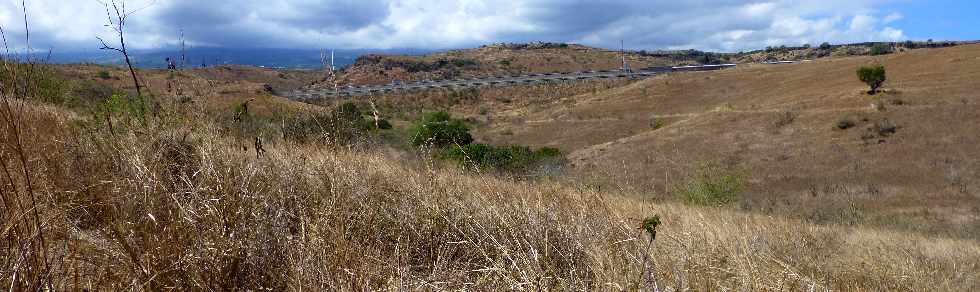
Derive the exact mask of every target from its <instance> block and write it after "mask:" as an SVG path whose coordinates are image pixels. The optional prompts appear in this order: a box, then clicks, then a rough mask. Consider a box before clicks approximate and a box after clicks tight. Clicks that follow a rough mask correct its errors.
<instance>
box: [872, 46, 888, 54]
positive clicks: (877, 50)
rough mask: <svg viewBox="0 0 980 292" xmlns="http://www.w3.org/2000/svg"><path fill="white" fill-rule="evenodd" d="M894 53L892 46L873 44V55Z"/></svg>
mask: <svg viewBox="0 0 980 292" xmlns="http://www.w3.org/2000/svg"><path fill="white" fill-rule="evenodd" d="M891 53H892V46H890V45H887V44H874V45H873V46H871V55H872V56H880V55H887V54H891Z"/></svg>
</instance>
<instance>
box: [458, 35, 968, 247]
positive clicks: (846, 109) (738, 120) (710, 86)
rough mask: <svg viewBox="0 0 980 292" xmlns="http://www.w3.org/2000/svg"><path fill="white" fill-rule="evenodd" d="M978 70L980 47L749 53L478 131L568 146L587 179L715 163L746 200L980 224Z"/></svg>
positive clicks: (662, 174) (869, 217)
mask: <svg viewBox="0 0 980 292" xmlns="http://www.w3.org/2000/svg"><path fill="white" fill-rule="evenodd" d="M872 63H880V64H882V65H884V66H885V68H887V74H888V81H887V82H886V83H885V87H884V88H885V91H884V93H880V94H878V95H876V96H869V95H867V94H866V93H865V91H867V88H866V85H864V84H863V83H861V82H859V81H858V80H857V78H856V77H855V73H854V71H855V70H856V69H857V68H858V67H860V66H862V65H866V64H872ZM976 80H980V46H978V45H966V46H959V47H953V48H944V49H923V50H911V51H907V52H903V53H896V54H891V55H885V56H875V57H841V58H828V59H821V60H816V61H813V62H804V63H800V64H790V65H763V64H747V65H742V66H739V67H738V68H736V69H731V70H725V71H719V72H702V73H683V74H674V75H666V76H660V77H656V78H652V79H647V80H643V81H638V82H635V83H630V84H627V85H623V86H618V87H614V88H610V89H605V90H599V91H595V92H588V93H584V94H579V95H577V96H574V97H571V98H561V99H553V100H545V101H539V102H538V105H536V106H533V107H512V108H507V109H504V110H502V111H500V112H494V113H493V114H492V115H493V116H494V118H493V119H492V120H491V122H489V123H487V124H486V125H485V126H483V127H481V128H480V130H479V131H480V132H479V133H480V134H479V135H478V136H479V137H481V139H484V140H485V141H488V142H492V143H513V144H527V145H533V146H551V147H559V148H562V149H563V150H565V151H567V152H569V153H570V154H569V158H570V160H571V163H572V164H573V165H574V167H573V170H572V172H575V173H577V177H579V178H580V179H582V180H588V181H594V182H595V183H598V184H604V185H607V186H616V187H617V188H619V189H621V190H623V191H626V192H630V193H634V194H637V195H638V196H642V197H648V198H659V199H669V198H671V197H672V196H673V194H674V193H675V191H676V188H677V187H678V186H680V185H682V184H683V183H684V182H685V181H684V179H685V178H686V177H689V176H690V175H691V173H692V172H694V171H696V170H697V169H698V167H699V165H701V164H704V163H711V164H717V165H722V166H723V167H724V168H727V169H731V170H733V171H738V172H741V173H743V174H744V175H745V176H746V177H747V179H748V181H749V183H748V185H749V188H748V190H747V191H746V195H745V197H744V198H743V200H742V202H741V208H743V209H746V210H753V211H759V212H763V213H781V214H792V215H793V216H802V217H805V218H810V219H813V220H816V221H821V220H828V218H827V217H832V216H836V217H842V216H843V217H853V218H846V219H848V220H852V221H855V222H857V221H860V222H875V223H878V224H882V225H888V226H894V227H898V228H903V229H916V230H922V231H927V232H949V233H953V234H961V235H968V234H973V235H976V234H977V226H980V184H978V183H977V182H978V181H980V148H978V147H977V146H976V145H977V144H978V143H980V133H978V132H980V128H978V125H980V95H978V94H977V92H976V90H977V83H976ZM470 113H471V114H473V111H470ZM844 121H848V123H852V124H853V127H850V128H848V129H841V128H840V127H839V125H840V124H841V123H844ZM624 181H625V182H628V183H625V184H624V183H623V182H624ZM614 182H615V183H614ZM857 210H860V212H858V211H857ZM865 211H867V212H865ZM857 214H865V215H857ZM937 226H939V227H937Z"/></svg>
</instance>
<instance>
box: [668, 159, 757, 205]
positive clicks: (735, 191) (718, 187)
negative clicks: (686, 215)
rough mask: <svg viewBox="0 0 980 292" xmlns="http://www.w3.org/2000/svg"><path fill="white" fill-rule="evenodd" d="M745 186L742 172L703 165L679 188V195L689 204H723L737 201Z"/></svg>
mask: <svg viewBox="0 0 980 292" xmlns="http://www.w3.org/2000/svg"><path fill="white" fill-rule="evenodd" d="M744 187H745V183H744V178H743V177H742V175H741V174H739V173H737V172H733V171H728V170H724V169H722V168H720V167H717V166H713V165H703V166H701V167H700V169H698V170H697V172H696V174H695V175H694V176H693V177H692V178H691V179H690V180H689V181H688V182H687V183H686V184H685V185H684V186H682V187H681V188H680V189H679V190H678V196H679V197H680V199H681V201H683V202H684V203H686V204H689V205H699V206H722V205H727V204H730V203H733V202H735V201H736V200H737V199H738V196H739V195H740V194H741V193H742V190H743V189H744Z"/></svg>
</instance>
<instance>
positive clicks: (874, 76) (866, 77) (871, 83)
mask: <svg viewBox="0 0 980 292" xmlns="http://www.w3.org/2000/svg"><path fill="white" fill-rule="evenodd" d="M857 76H858V79H860V80H861V82H864V83H866V84H868V87H870V88H871V90H870V91H868V94H875V93H877V92H878V88H880V87H881V85H882V84H883V83H885V79H886V78H885V66H882V65H872V66H864V67H861V68H859V69H858V70H857Z"/></svg>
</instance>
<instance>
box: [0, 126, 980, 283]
mask: <svg viewBox="0 0 980 292" xmlns="http://www.w3.org/2000/svg"><path fill="white" fill-rule="evenodd" d="M28 111H29V112H31V113H33V114H30V115H26V117H27V118H28V119H29V120H28V121H26V122H25V124H38V123H45V124H48V125H55V127H48V128H45V129H41V128H38V127H33V128H29V129H26V130H25V131H27V132H30V133H29V135H30V136H32V137H37V138H36V139H33V140H32V141H30V143H31V144H30V145H28V147H27V148H26V149H30V150H29V151H28V153H27V154H28V155H30V156H29V157H37V158H36V160H34V162H32V163H29V164H28V170H29V172H30V173H32V175H33V177H34V178H36V179H35V184H36V186H37V187H36V190H37V192H39V195H38V197H40V198H44V199H43V200H41V201H39V204H40V208H37V210H39V211H40V212H41V213H40V217H41V218H44V219H43V220H42V221H43V222H46V223H45V224H44V225H43V229H44V232H45V234H48V235H49V238H50V240H49V242H48V243H47V248H48V249H49V250H50V252H49V253H48V255H47V259H48V260H49V261H50V262H51V263H52V270H51V273H50V274H51V275H52V277H51V279H52V286H53V287H54V289H56V290H68V289H72V290H76V289H89V290H120V289H133V290H162V289H178V290H205V289H206V290H232V289H273V290H301V289H302V290H341V291H344V290H362V289H411V290H442V289H469V290H511V289H526V290H534V289H553V290H600V289H602V290H607V289H608V290H642V289H647V288H649V287H651V286H647V284H646V282H649V281H650V280H651V278H652V280H654V281H656V283H657V287H658V288H659V289H661V290H663V291H676V290H684V289H694V290H727V289H733V290H734V289H740V290H803V289H807V290H811V289H812V290H959V291H964V290H974V289H977V288H978V283H977V279H978V276H980V274H978V271H980V267H978V263H980V247H978V245H977V244H976V242H973V241H964V240H953V239H944V238H932V237H923V236H920V235H912V234H905V233H896V232H882V231H875V230H869V229H862V228H847V227H819V226H815V225H811V224H806V223H802V222H798V221H792V220H784V219H779V218H771V217H764V216H757V215H747V214H740V213H737V212H734V211H727V210H719V209H710V208H709V209H698V208H689V207H684V206H679V205H673V204H652V203H648V202H643V201H637V200H634V199H627V198H623V197H619V196H616V195H614V194H608V193H601V192H597V191H592V190H582V189H575V188H570V187H567V186H564V185H561V184H559V183H549V182H514V181H510V180H504V179H498V178H493V177H488V176H477V175H472V174H470V173H466V172H463V171H458V170H453V169H436V168H429V167H425V166H422V167H421V168H419V167H415V166H410V165H405V164H403V163H400V162H396V161H397V160H395V159H393V158H391V157H387V156H386V155H383V154H380V153H375V152H370V151H369V152H351V151H341V150H328V149H326V148H321V147H316V146H310V145H296V144H291V143H282V142H281V143H277V144H274V146H270V147H268V148H267V150H268V152H267V153H265V155H263V156H262V157H259V158H256V157H255V155H253V154H251V153H243V152H242V151H241V149H240V148H239V147H238V145H237V144H236V143H235V142H234V139H230V138H227V137H226V136H224V135H223V134H222V133H223V132H222V131H223V130H222V127H220V126H219V125H216V124H213V123H211V122H207V121H200V120H197V121H195V120H188V121H187V122H186V123H184V124H182V125H181V126H178V127H163V126H152V125H151V126H150V128H148V129H144V130H141V131H139V132H135V131H129V132H123V133H118V134H117V135H116V136H115V137H109V136H107V135H105V134H100V133H105V132H104V131H94V130H92V128H89V127H87V126H75V125H74V124H77V121H73V120H72V118H71V117H70V115H69V114H67V113H65V112H63V111H61V110H59V109H57V108H45V107H39V106H29V107H28ZM191 129H193V131H192V130H191ZM5 214H7V213H5ZM654 214H658V215H660V218H662V219H663V223H662V224H661V226H660V227H659V228H658V229H657V230H658V236H657V241H656V243H655V244H654V245H652V247H650V245H649V244H648V242H647V238H646V237H645V235H644V234H643V233H642V232H643V231H642V230H638V228H639V227H640V220H642V218H646V217H648V216H651V215H654ZM6 242H8V244H10V243H17V244H22V243H21V242H16V241H6ZM648 247H650V248H648ZM644 258H649V260H648V262H647V263H646V264H645V263H644V262H645V260H644ZM4 259H5V260H4V262H3V264H4V267H5V268H6V267H12V266H13V265H11V264H10V263H11V262H10V260H9V258H4ZM4 271H5V272H4V275H9V273H8V272H6V271H10V270H9V269H5V270H4ZM646 271H653V273H652V275H651V276H650V277H646V276H642V275H643V274H644V273H645V272H646ZM3 279H4V280H3V283H0V284H4V285H8V284H9V283H11V282H12V281H11V280H10V278H8V277H4V278H3ZM16 281H20V280H19V279H18V280H16Z"/></svg>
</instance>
